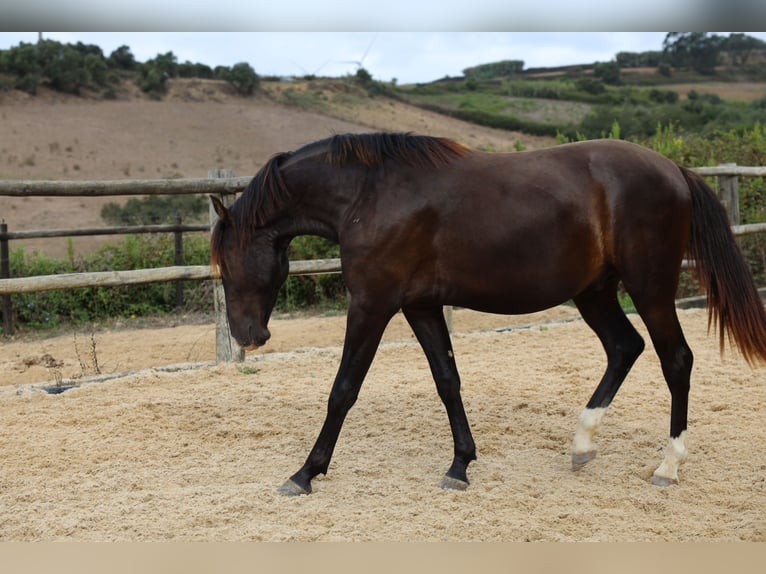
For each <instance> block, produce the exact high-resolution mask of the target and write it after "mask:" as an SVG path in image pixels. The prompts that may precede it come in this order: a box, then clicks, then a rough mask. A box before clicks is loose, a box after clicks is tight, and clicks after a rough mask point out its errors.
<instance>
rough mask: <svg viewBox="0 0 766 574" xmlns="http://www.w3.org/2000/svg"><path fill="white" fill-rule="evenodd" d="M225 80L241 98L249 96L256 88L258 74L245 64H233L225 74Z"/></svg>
mask: <svg viewBox="0 0 766 574" xmlns="http://www.w3.org/2000/svg"><path fill="white" fill-rule="evenodd" d="M226 80H227V81H228V82H229V83H230V84H231V85H232V86H234V88H235V89H236V90H237V92H239V93H240V94H242V95H243V96H250V95H252V94H253V92H255V90H256V89H257V88H258V85H259V80H258V74H256V73H255V70H253V68H252V66H250V64H248V63H247V62H240V63H239V64H234V65H233V66H232V67H231V69H230V70H229V71H228V72H227V73H226Z"/></svg>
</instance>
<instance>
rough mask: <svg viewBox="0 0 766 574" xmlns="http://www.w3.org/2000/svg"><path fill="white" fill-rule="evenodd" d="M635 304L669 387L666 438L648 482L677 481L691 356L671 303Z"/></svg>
mask: <svg viewBox="0 0 766 574" xmlns="http://www.w3.org/2000/svg"><path fill="white" fill-rule="evenodd" d="M634 302H635V303H636V308H637V309H638V312H639V314H640V315H641V318H642V319H643V320H644V323H645V324H646V328H647V329H648V331H649V335H650V336H651V338H652V343H653V344H654V349H655V351H656V352H657V356H658V357H659V358H660V364H661V365H662V374H663V375H664V376H665V381H666V382H667V385H668V389H669V390H670V397H671V404H670V439H669V441H668V447H667V450H666V451H665V458H664V460H663V461H662V464H660V466H659V467H658V468H657V470H655V471H654V475H653V476H652V483H653V484H656V485H658V486H667V485H670V484H677V483H678V467H679V465H680V464H681V463H682V462H683V461H684V460H686V456H687V450H686V445H685V444H684V441H685V438H686V425H687V413H688V406H689V386H690V383H689V380H690V376H691V371H692V364H693V362H694V357H693V355H692V351H691V349H690V348H689V345H688V344H687V343H686V339H685V338H684V334H683V331H682V330H681V324H680V323H679V322H678V315H677V314H676V309H675V303H674V301H673V300H672V299H671V300H670V301H669V302H665V303H657V302H654V301H650V302H648V303H646V302H643V301H641V299H638V300H637V299H636V298H635V297H634Z"/></svg>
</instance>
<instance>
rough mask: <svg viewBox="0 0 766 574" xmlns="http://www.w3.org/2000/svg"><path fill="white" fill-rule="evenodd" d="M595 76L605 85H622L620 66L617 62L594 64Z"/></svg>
mask: <svg viewBox="0 0 766 574" xmlns="http://www.w3.org/2000/svg"><path fill="white" fill-rule="evenodd" d="M593 75H594V76H595V77H597V78H599V79H600V80H601V81H602V82H604V83H605V84H610V85H612V86H617V85H619V84H621V83H622V80H621V79H620V65H619V64H618V63H617V62H615V61H612V62H596V63H595V64H593Z"/></svg>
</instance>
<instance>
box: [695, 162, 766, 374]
mask: <svg viewBox="0 0 766 574" xmlns="http://www.w3.org/2000/svg"><path fill="white" fill-rule="evenodd" d="M681 172H682V173H683V175H684V178H685V179H686V183H687V184H688V186H689V189H690V191H691V198H692V225H691V238H690V241H689V256H690V258H691V259H692V260H693V262H694V263H695V264H696V268H697V277H698V279H699V282H700V285H702V287H703V288H704V289H705V290H706V291H707V295H708V303H707V308H708V328H710V326H711V324H712V326H713V328H714V329H715V328H716V327H717V328H718V332H719V344H720V348H721V352H723V348H724V333H726V334H727V335H728V338H729V344H732V342H733V343H736V345H737V347H738V348H739V350H740V352H741V353H742V356H743V357H744V358H745V360H746V361H747V362H748V363H750V364H751V365H753V364H755V363H758V362H760V363H766V311H764V306H763V302H762V301H761V297H760V295H759V294H758V289H757V288H756V286H755V282H754V281H753V276H752V273H751V272H750V268H749V267H748V266H747V263H746V262H745V259H744V257H743V256H742V253H741V252H740V250H739V247H738V245H737V243H736V241H735V239H734V235H733V233H732V232H731V228H730V226H729V220H728V217H727V215H726V211H725V210H724V208H723V206H722V205H721V203H720V202H719V201H718V198H717V197H716V196H715V193H714V192H713V190H712V189H710V187H709V186H708V185H707V184H706V183H705V181H704V180H703V179H702V178H701V177H700V176H698V175H697V174H695V173H693V172H691V171H689V170H687V169H684V168H681Z"/></svg>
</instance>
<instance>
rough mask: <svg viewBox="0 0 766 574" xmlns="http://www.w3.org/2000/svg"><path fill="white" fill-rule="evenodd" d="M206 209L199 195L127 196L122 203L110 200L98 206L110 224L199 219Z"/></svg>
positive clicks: (146, 223)
mask: <svg viewBox="0 0 766 574" xmlns="http://www.w3.org/2000/svg"><path fill="white" fill-rule="evenodd" d="M207 213H208V202H207V201H206V200H205V198H204V197H202V196H199V195H152V196H149V197H144V198H141V199H138V198H131V199H129V200H128V201H127V202H126V203H125V205H124V206H121V205H120V204H119V203H116V202H114V201H110V202H109V203H107V204H105V205H104V206H103V207H102V208H101V218H102V219H103V220H104V221H106V222H107V223H109V224H111V225H155V224H160V223H175V218H176V216H177V215H180V216H181V218H182V219H183V221H185V222H189V221H199V220H201V219H204V217H205V216H206V215H207Z"/></svg>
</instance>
